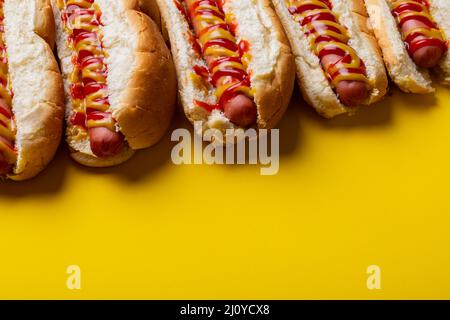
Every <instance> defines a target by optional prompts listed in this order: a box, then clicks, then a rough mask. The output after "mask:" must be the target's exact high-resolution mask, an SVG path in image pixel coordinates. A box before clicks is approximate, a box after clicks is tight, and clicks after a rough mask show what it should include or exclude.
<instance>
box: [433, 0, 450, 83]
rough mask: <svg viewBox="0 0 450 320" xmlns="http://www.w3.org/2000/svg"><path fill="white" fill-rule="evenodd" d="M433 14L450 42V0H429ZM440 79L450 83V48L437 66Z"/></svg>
mask: <svg viewBox="0 0 450 320" xmlns="http://www.w3.org/2000/svg"><path fill="white" fill-rule="evenodd" d="M428 3H429V4H430V11H431V14H432V16H433V18H434V20H435V21H436V23H437V25H438V27H439V28H440V29H441V30H442V31H443V33H444V34H445V36H446V39H447V43H450V19H449V18H448V17H449V16H450V2H449V1H448V0H428ZM437 73H438V76H439V79H440V80H441V82H442V83H443V84H446V85H450V50H447V52H446V54H445V56H444V57H443V58H442V61H441V63H440V64H439V67H438V68H437Z"/></svg>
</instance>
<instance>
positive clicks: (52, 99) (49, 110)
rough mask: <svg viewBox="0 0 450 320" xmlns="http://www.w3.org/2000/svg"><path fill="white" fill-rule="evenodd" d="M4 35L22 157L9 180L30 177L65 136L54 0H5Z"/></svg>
mask: <svg viewBox="0 0 450 320" xmlns="http://www.w3.org/2000/svg"><path fill="white" fill-rule="evenodd" d="M4 11H5V38H6V44H7V48H8V57H9V72H10V76H11V84H12V88H13V91H14V97H13V105H12V107H13V112H14V115H15V119H16V126H17V134H16V146H17V149H18V160H17V163H16V166H15V168H14V171H13V173H12V174H11V175H9V176H8V178H10V179H12V180H16V181H21V180H26V179H30V178H32V177H34V176H36V175H37V174H38V173H39V172H41V171H42V170H43V169H44V168H45V167H46V166H47V164H48V163H49V162H50V161H51V159H52V158H53V157H54V154H55V152H56V150H57V148H58V146H59V142H60V139H61V135H62V121H63V117H64V107H63V106H64V96H63V84H62V78H61V74H60V72H59V69H58V65H57V63H56V60H55V58H54V56H53V52H52V50H51V46H53V41H54V24H53V16H52V12H51V10H50V5H49V1H47V0H34V1H33V4H32V5H30V3H29V0H6V1H5V7H4Z"/></svg>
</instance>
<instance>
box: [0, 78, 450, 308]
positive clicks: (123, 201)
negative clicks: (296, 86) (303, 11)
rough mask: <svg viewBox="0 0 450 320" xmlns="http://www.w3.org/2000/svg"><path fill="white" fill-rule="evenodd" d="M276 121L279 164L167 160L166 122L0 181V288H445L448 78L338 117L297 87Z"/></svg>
mask: <svg viewBox="0 0 450 320" xmlns="http://www.w3.org/2000/svg"><path fill="white" fill-rule="evenodd" d="M180 126H184V127H186V128H189V127H190V126H189V125H188V124H187V123H186V121H185V120H184V118H183V116H182V115H181V114H178V115H177V117H176V119H175V121H174V123H173V126H172V129H171V130H173V129H175V128H177V127H180ZM280 128H281V159H280V161H281V164H280V171H279V174H278V175H276V176H260V175H259V167H256V166H207V165H202V166H194V165H191V166H188V165H183V166H175V165H173V164H172V162H171V160H170V151H171V147H172V146H173V143H172V142H170V136H169V135H167V136H166V137H165V138H164V140H163V141H162V142H161V143H159V144H158V145H157V146H155V147H154V148H151V149H149V150H146V151H143V152H139V153H138V154H137V155H136V157H134V158H133V159H132V160H131V161H129V162H128V163H126V164H124V165H122V166H120V167H117V168H113V169H102V170H94V169H86V168H82V167H81V166H78V165H75V164H74V163H72V162H71V161H70V160H69V158H68V155H67V153H66V150H65V149H62V150H60V151H59V153H58V155H57V157H56V159H55V161H54V162H53V163H52V164H51V165H50V167H49V168H48V169H47V170H46V171H45V172H44V173H43V174H41V175H40V176H39V177H38V178H36V179H34V180H32V181H29V182H25V183H10V182H7V183H1V186H0V257H1V258H0V259H1V260H0V298H150V299H153V298H155V299H210V298H214V299H222V298H223V299H230V298H234V299H241V298H244V299H247V298H250V299H279V298H280V299H300V298H310V299H316V298H318V299H322V298H344V299H346V298H377V299H378V298H386V299H391V298H450V257H449V245H450V228H449V222H450V204H449V198H450V196H449V182H450V170H449V164H450V90H447V89H445V88H442V87H439V88H438V91H437V94H436V95H429V96H421V97H418V96H415V95H405V94H401V93H400V92H398V91H397V90H393V92H392V96H391V97H388V98H387V99H386V100H385V101H384V102H383V103H381V104H378V105H375V106H373V107H369V108H366V109H364V110H362V111H361V112H360V113H359V114H358V115H356V116H353V117H346V116H344V117H339V118H336V119H334V120H324V119H321V118H320V117H319V116H317V115H316V114H315V113H314V112H313V111H312V110H311V109H310V108H308V107H306V106H305V105H304V103H303V102H301V100H300V98H298V94H296V96H295V97H294V99H293V102H292V104H291V106H290V108H289V110H288V112H287V114H286V115H285V117H284V119H283V121H282V122H281V124H280ZM73 264H75V265H79V266H80V267H81V272H82V274H81V275H82V279H81V281H82V282H81V285H82V289H81V290H78V291H76V290H75V291H71V290H68V289H67V287H66V279H67V276H68V275H67V274H66V268H67V266H68V265H73ZM372 264H375V265H378V266H380V268H381V271H382V279H381V280H382V289H381V290H372V291H371V290H368V289H367V287H366V279H367V274H366V269H367V267H368V266H369V265H372Z"/></svg>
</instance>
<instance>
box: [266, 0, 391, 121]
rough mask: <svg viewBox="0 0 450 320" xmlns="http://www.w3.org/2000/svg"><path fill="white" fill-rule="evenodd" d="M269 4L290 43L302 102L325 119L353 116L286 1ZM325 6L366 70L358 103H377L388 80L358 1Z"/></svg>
mask: <svg viewBox="0 0 450 320" xmlns="http://www.w3.org/2000/svg"><path fill="white" fill-rule="evenodd" d="M272 2H273V4H274V6H275V9H276V11H277V13H278V15H279V17H280V19H281V22H282V24H283V26H284V29H285V30H286V33H287V35H288V38H289V40H290V42H291V46H292V50H293V52H294V55H295V62H296V64H297V78H298V82H299V86H300V90H301V92H302V94H303V97H304V99H305V100H306V102H307V103H308V104H310V105H311V106H312V107H314V109H315V110H316V111H317V112H318V113H319V114H321V115H322V116H324V117H326V118H331V117H334V116H336V115H339V114H343V113H353V112H354V111H355V107H354V106H349V105H345V104H344V102H345V99H339V97H338V95H337V94H336V92H335V91H334V90H333V88H332V86H331V84H330V81H329V80H328V77H327V74H326V73H325V72H324V68H323V67H322V65H321V60H320V59H319V57H318V56H317V55H316V54H315V52H314V51H313V48H312V46H311V42H310V41H309V40H308V36H307V35H306V34H305V30H304V29H303V28H302V27H301V26H300V24H299V22H297V21H295V20H294V17H293V15H292V14H291V12H290V11H289V7H288V5H287V2H286V0H272ZM298 3H299V4H300V3H301V1H299V2H298ZM329 3H330V4H331V6H332V13H333V14H335V16H336V18H337V19H338V20H337V21H338V23H339V24H340V25H341V26H344V27H345V28H346V29H347V34H348V36H349V41H348V46H349V47H351V48H352V49H354V51H356V53H357V54H358V56H359V58H360V59H361V60H362V61H363V64H364V65H365V67H366V77H367V81H368V84H369V86H370V89H369V90H368V92H367V95H366V98H365V99H362V100H363V101H362V104H372V103H374V102H376V101H379V100H380V99H381V98H383V97H384V96H385V94H386V92H387V87H388V80H387V76H386V72H385V69H384V65H383V60H382V57H381V53H380V50H379V48H378V45H377V42H376V40H375V38H374V37H373V33H372V29H371V26H370V24H369V23H368V19H367V13H366V10H365V8H364V4H363V2H362V0H330V1H329ZM322 63H323V61H322Z"/></svg>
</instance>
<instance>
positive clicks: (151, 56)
mask: <svg viewBox="0 0 450 320" xmlns="http://www.w3.org/2000/svg"><path fill="white" fill-rule="evenodd" d="M96 3H97V4H98V5H99V7H100V10H101V11H102V21H103V24H104V28H103V34H104V36H103V45H104V47H105V50H106V52H107V53H108V57H107V58H106V59H105V62H106V64H107V66H108V79H107V81H108V89H109V101H110V104H111V108H110V110H111V112H112V114H113V117H114V118H115V120H116V124H117V127H118V129H119V130H120V131H121V132H122V133H123V135H124V136H125V139H126V141H127V143H128V148H125V149H124V150H122V152H121V153H120V154H118V155H116V156H115V157H112V158H108V159H105V158H98V157H96V156H95V155H94V154H93V153H92V151H91V148H90V145H89V140H88V137H85V138H83V139H82V140H81V141H80V140H75V139H74V137H73V132H72V131H71V129H70V128H68V133H67V141H68V144H69V146H70V149H71V157H72V158H73V159H74V160H75V161H77V162H79V163H80V164H83V165H86V166H91V167H108V166H113V165H117V164H120V163H122V162H125V161H126V160H128V159H129V158H130V157H131V156H132V155H133V154H134V151H135V150H137V149H142V148H147V147H150V146H152V145H154V144H155V143H157V142H158V141H159V140H160V139H161V137H162V136H163V134H164V133H165V131H166V130H167V128H168V127H169V124H170V121H171V119H172V115H173V111H174V107H175V99H176V94H175V92H176V78H175V70H174V67H173V63H172V61H171V56H170V51H169V50H168V48H167V47H166V45H165V43H164V39H163V38H162V35H161V34H160V32H159V30H158V27H157V26H156V25H155V23H154V22H153V21H152V20H151V19H150V18H149V17H148V16H146V15H145V14H143V13H141V12H138V11H137V9H138V1H137V0H122V1H116V2H111V1H108V0H97V1H96ZM53 4H54V5H53V10H54V12H55V18H56V25H57V36H58V37H57V44H58V55H59V57H60V60H61V64H62V69H63V76H64V79H65V88H66V104H67V109H68V112H66V118H67V119H68V118H69V117H70V115H71V112H72V103H71V101H70V97H69V94H68V92H69V85H70V84H69V81H68V78H69V75H70V73H71V72H72V69H73V66H72V65H71V61H70V56H71V54H72V53H71V51H70V50H69V49H68V48H67V46H66V35H65V34H64V32H63V30H62V27H61V24H62V22H61V19H60V12H59V9H58V8H57V6H56V5H55V3H53Z"/></svg>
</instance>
